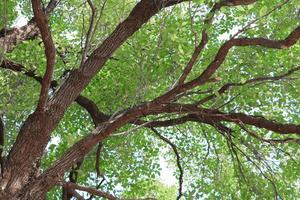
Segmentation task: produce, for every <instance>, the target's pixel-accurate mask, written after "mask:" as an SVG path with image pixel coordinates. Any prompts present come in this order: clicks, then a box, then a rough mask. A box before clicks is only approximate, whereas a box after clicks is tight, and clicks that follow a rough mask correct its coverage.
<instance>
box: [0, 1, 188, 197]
mask: <svg viewBox="0 0 300 200" xmlns="http://www.w3.org/2000/svg"><path fill="white" fill-rule="evenodd" d="M180 2H183V0H170V1H156V0H141V1H140V2H139V3H137V4H136V6H135V7H134V8H133V9H132V11H131V13H130V14H129V16H128V17H127V18H126V19H125V20H124V21H123V22H122V23H120V24H119V25H118V26H117V27H116V29H115V30H114V31H113V32H112V34H111V35H110V36H109V37H108V38H107V39H106V40H104V42H103V43H102V44H101V45H100V46H99V47H98V48H97V49H96V50H95V51H94V52H93V53H92V54H91V56H89V58H88V59H87V61H86V62H85V63H84V64H83V65H82V67H80V68H79V69H76V70H73V71H72V72H71V73H70V75H69V76H68V78H66V80H65V81H64V82H63V83H62V85H61V86H60V87H59V89H57V90H56V92H55V94H54V95H53V96H52V97H51V99H49V101H48V102H47V105H46V111H47V112H46V113H34V114H32V115H30V116H29V118H28V119H27V120H26V121H25V123H24V125H23V126H22V128H21V130H20V133H19V134H18V136H17V138H16V142H15V143H14V146H13V147H12V149H11V151H10V153H9V155H10V156H9V158H8V162H7V163H9V166H8V168H7V176H6V178H5V180H4V181H6V180H8V181H9V183H8V184H7V185H6V190H9V191H12V193H14V192H16V191H17V190H18V189H20V188H22V186H23V185H24V184H27V182H28V179H29V176H30V172H31V171H32V170H33V167H34V166H35V165H34V163H36V162H39V161H38V160H39V158H41V157H42V155H43V152H44V148H45V147H46V144H47V143H48V142H49V139H50V135H51V133H52V131H53V130H54V128H55V127H56V126H57V124H58V123H59V121H60V120H61V118H62V117H63V115H64V113H65V111H66V109H67V108H68V107H69V106H70V104H71V103H72V102H73V101H74V100H75V99H76V98H77V97H78V96H79V95H80V93H81V92H82V90H83V89H84V88H85V87H86V86H87V84H88V83H89V82H90V81H91V79H92V78H93V77H94V76H95V75H96V73H97V72H98V71H99V70H100V69H101V68H102V67H103V66H104V64H105V63H106V62H107V60H108V59H109V58H110V56H111V55H112V54H113V53H114V52H115V51H116V50H117V49H118V48H119V47H120V46H121V45H122V44H123V43H124V42H125V41H126V40H127V39H128V38H129V37H130V36H132V35H133V34H134V33H135V32H136V31H137V30H139V29H140V27H141V26H142V25H143V24H145V23H146V22H147V21H148V20H149V19H150V18H151V17H152V16H153V15H155V14H157V13H158V12H159V11H160V10H161V9H163V8H165V7H167V6H172V5H175V4H178V3H180ZM140 108H144V109H146V110H147V107H146V106H143V107H135V108H134V109H130V110H129V112H125V113H123V114H125V115H124V116H119V115H118V116H116V117H115V118H113V119H112V121H108V122H107V123H106V124H103V125H101V126H98V128H97V129H95V132H94V133H93V134H92V135H91V136H87V137H86V138H84V139H82V140H81V141H80V142H79V143H76V144H75V145H74V146H73V147H74V148H73V147H72V148H70V149H69V150H70V151H67V152H66V154H65V155H64V156H62V158H61V160H59V161H58V162H55V164H54V165H53V166H52V167H50V168H49V169H48V170H46V171H45V172H44V173H43V175H41V176H40V178H42V177H43V178H42V179H43V180H42V181H43V182H47V183H46V184H40V181H41V179H40V178H38V179H37V180H36V181H32V183H31V189H30V190H22V191H20V193H18V195H20V196H21V197H20V198H25V199H26V198H28V199H30V198H32V195H33V194H34V197H35V198H39V197H41V196H42V195H43V194H44V193H45V192H46V191H48V190H49V189H50V188H52V187H53V186H54V185H55V184H57V182H58V181H59V180H60V179H61V177H62V176H61V175H62V173H65V171H66V170H68V169H70V167H71V166H72V165H73V164H74V163H76V162H77V161H79V160H81V159H83V157H84V156H85V155H86V154H87V153H88V152H89V151H91V149H92V148H93V147H94V146H95V145H96V144H98V143H99V142H100V141H102V140H103V139H104V138H106V137H108V136H109V135H110V134H111V133H112V132H114V131H115V130H116V129H117V128H119V127H121V126H122V125H124V123H125V124H126V123H128V122H130V121H133V120H134V119H135V118H137V117H139V116H141V115H142V114H143V112H144V110H143V109H141V110H140ZM36 124H39V126H37V125H36ZM45 125H46V126H45ZM33 136H34V137H35V140H33V139H32V137H33ZM26 141H32V142H33V143H34V145H32V142H31V143H30V142H26ZM78 144H80V146H78ZM28 155H30V157H29V156H28ZM24 157H26V158H27V159H24ZM17 163H22V166H18V167H15V166H17ZM24 169H26V170H24ZM20 170H22V173H18V171H20ZM12 175H14V176H12ZM45 176H46V177H45ZM45 180H47V181H45ZM2 182H3V181H2ZM16 183H17V184H18V186H17V187H14V186H15V185H16ZM41 185H42V186H41ZM37 187H38V188H39V190H36V188H37ZM41 187H42V188H41ZM33 191H34V192H33ZM16 195H17V194H16Z"/></svg>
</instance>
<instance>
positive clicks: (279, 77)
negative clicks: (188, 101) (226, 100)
mask: <svg viewBox="0 0 300 200" xmlns="http://www.w3.org/2000/svg"><path fill="white" fill-rule="evenodd" d="M299 70H300V66H297V67H295V68H292V69H290V70H288V72H286V73H284V74H280V75H277V76H265V77H258V78H253V79H249V80H247V81H245V82H243V83H226V84H225V85H223V86H222V87H221V88H220V89H219V90H218V93H219V94H223V93H225V92H226V91H227V90H229V89H230V88H232V87H236V86H244V85H248V84H252V83H261V82H267V81H268V82H269V81H278V80H282V79H283V78H286V77H287V76H290V75H292V74H293V73H295V72H297V71H299ZM216 97H217V96H216V95H215V94H212V95H209V96H207V97H205V98H203V99H201V100H200V101H199V102H197V103H196V104H195V105H201V104H204V103H205V102H207V101H210V100H212V99H214V98H216Z"/></svg>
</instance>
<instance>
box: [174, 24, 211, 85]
mask: <svg viewBox="0 0 300 200" xmlns="http://www.w3.org/2000/svg"><path fill="white" fill-rule="evenodd" d="M207 41H208V35H207V33H206V30H204V31H202V39H201V42H200V44H199V45H198V46H197V47H196V48H195V50H194V53H193V55H192V57H191V59H190V60H189V62H188V64H187V65H186V67H185V68H184V70H183V72H182V74H181V76H180V77H179V81H178V85H182V84H184V81H185V79H186V78H187V76H188V75H189V73H190V72H191V70H192V68H193V66H194V64H195V62H196V61H197V58H198V56H199V54H200V53H201V51H202V50H203V49H204V47H205V45H206V43H207Z"/></svg>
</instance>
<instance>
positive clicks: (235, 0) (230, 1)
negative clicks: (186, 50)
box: [178, 0, 256, 85]
mask: <svg viewBox="0 0 300 200" xmlns="http://www.w3.org/2000/svg"><path fill="white" fill-rule="evenodd" d="M254 2H256V0H248V1H239V0H223V1H220V2H217V3H215V4H214V6H213V8H212V9H211V10H210V12H209V13H208V14H207V16H206V19H205V20H204V26H203V27H204V28H203V30H202V39H201V42H200V44H199V45H198V46H196V48H195V50H194V53H193V55H192V57H191V59H190V60H189V62H188V64H187V65H186V67H185V68H184V70H183V72H182V74H181V76H180V78H179V81H178V85H182V84H184V81H185V79H186V78H187V76H188V74H189V73H190V72H191V70H192V68H193V66H194V64H195V62H196V61H197V58H198V57H199V55H200V53H201V51H202V50H203V49H204V47H205V45H206V43H207V42H208V35H207V29H208V27H209V25H210V24H211V22H212V20H213V17H214V15H215V13H216V12H217V11H218V10H220V9H221V8H222V7H224V6H239V5H248V4H251V3H254Z"/></svg>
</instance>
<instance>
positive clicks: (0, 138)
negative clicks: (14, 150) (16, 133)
mask: <svg viewBox="0 0 300 200" xmlns="http://www.w3.org/2000/svg"><path fill="white" fill-rule="evenodd" d="M4 134H5V132H4V122H3V113H2V112H0V167H1V168H0V169H1V176H3V172H4V156H3V153H4V151H3V150H4Z"/></svg>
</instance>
